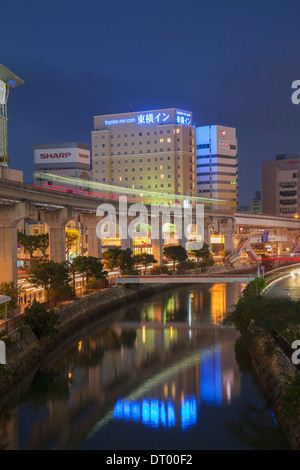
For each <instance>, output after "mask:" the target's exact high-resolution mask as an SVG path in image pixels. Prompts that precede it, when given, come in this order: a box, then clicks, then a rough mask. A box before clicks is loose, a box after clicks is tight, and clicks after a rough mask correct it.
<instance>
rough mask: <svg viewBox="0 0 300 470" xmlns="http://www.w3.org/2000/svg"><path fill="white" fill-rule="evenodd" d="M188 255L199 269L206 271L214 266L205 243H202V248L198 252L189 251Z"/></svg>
mask: <svg viewBox="0 0 300 470" xmlns="http://www.w3.org/2000/svg"><path fill="white" fill-rule="evenodd" d="M190 253H191V255H192V256H194V257H195V258H196V259H197V263H198V266H199V267H200V268H203V269H206V268H208V267H209V266H213V265H214V264H215V261H214V258H213V255H212V253H211V251H210V249H209V245H208V244H207V243H203V246H202V248H200V249H199V250H191V252H190Z"/></svg>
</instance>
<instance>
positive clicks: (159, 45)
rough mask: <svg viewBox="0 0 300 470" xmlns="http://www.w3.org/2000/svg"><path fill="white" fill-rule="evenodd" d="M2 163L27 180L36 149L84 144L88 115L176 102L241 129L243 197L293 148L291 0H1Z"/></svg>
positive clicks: (199, 119)
mask: <svg viewBox="0 0 300 470" xmlns="http://www.w3.org/2000/svg"><path fill="white" fill-rule="evenodd" d="M0 12H1V29H0V48H1V54H0V63H1V64H3V65H4V66H5V67H7V68H9V69H10V70H12V71H13V72H14V73H15V74H16V75H18V76H19V77H20V78H22V79H23V80H24V81H25V84H24V85H22V86H20V87H19V88H16V89H13V90H11V93H10V97H9V100H8V113H9V118H10V121H9V155H10V158H11V162H10V167H11V168H16V169H23V170H24V180H25V182H28V183H30V182H32V172H33V144H34V143H44V142H60V141H62V142H63V141H64V142H66V141H81V142H85V143H88V144H90V141H91V130H92V128H93V116H94V115H97V114H106V113H108V106H109V105H111V112H112V113H118V112H128V111H129V110H130V103H132V104H133V110H134V111H139V110H147V109H155V108H163V107H173V106H178V107H180V108H183V109H187V110H190V111H192V112H193V118H194V122H195V123H196V124H197V125H207V124H221V125H227V126H233V127H236V128H237V137H238V140H239V193H240V201H239V203H240V204H248V203H249V202H250V200H251V199H252V197H253V196H254V192H255V190H256V189H261V162H262V161H264V160H270V159H274V158H275V155H276V154H277V153H297V154H298V153H299V154H300V132H299V131H300V105H299V106H296V105H293V104H292V101H291V95H292V89H291V84H292V82H293V81H294V80H297V79H300V70H299V65H300V33H299V31H300V30H299V21H300V2H299V0H285V1H276V0H273V1H269V0H263V1H262V0H260V1H256V0H253V1H251V2H245V1H241V0H227V1H224V0H222V1H219V0H206V1H205V2H204V1H202V0H185V1H178V0H177V1H174V0H160V1H156V0H151V1H149V0H140V1H137V0H111V1H108V0H105V1H104V0H97V1H95V0H85V1H83V0H72V1H71V0H27V1H24V0H22V1H19V0H15V1H14V2H1V5H0Z"/></svg>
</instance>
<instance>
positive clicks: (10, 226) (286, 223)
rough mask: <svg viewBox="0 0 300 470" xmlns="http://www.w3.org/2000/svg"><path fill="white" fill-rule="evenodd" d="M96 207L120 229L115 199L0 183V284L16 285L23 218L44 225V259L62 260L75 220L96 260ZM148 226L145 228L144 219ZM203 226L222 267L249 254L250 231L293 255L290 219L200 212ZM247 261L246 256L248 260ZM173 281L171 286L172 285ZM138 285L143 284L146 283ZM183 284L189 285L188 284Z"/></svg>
mask: <svg viewBox="0 0 300 470" xmlns="http://www.w3.org/2000/svg"><path fill="white" fill-rule="evenodd" d="M108 192H109V191H108ZM199 203H201V199H199ZM100 204H110V205H111V206H112V207H114V208H115V211H116V222H117V224H119V226H120V220H121V217H123V216H124V214H121V213H119V200H118V197H117V196H111V195H97V197H96V196H95V195H94V194H93V193H91V194H76V193H69V192H68V190H67V188H65V191H60V192H59V191H53V190H51V189H49V188H43V187H36V186H33V185H29V184H24V183H19V182H15V181H8V180H5V179H0V237H1V244H0V260H1V264H0V282H10V281H13V282H14V283H15V285H17V228H18V226H19V223H20V221H22V220H23V219H32V220H36V221H39V222H41V223H44V224H45V226H46V227H47V231H48V232H49V257H50V259H52V260H54V261H56V262H62V261H65V259H66V253H65V227H66V225H67V224H68V223H69V222H70V221H71V220H76V222H78V223H79V224H80V225H81V227H82V233H84V234H85V236H86V241H87V249H88V254H89V255H91V256H96V257H100V256H101V248H103V244H101V240H99V238H98V236H97V233H96V227H97V225H98V223H99V222H100V221H101V220H102V219H103V218H104V217H105V216H104V214H101V215H99V214H97V208H98V206H99V205H100ZM133 204H136V201H133ZM130 207H131V206H130ZM146 207H147V206H146ZM135 217H136V216H135ZM135 217H132V216H130V217H129V216H128V217H126V223H127V226H126V230H125V232H126V233H125V234H124V233H123V232H122V233H121V234H119V243H120V245H121V248H122V249H125V248H131V249H133V240H132V238H130V237H128V233H127V229H128V226H129V224H130V222H131V221H132V220H134V219H135ZM172 217H173V218H174V215H172V214H171V219H170V220H171V221H172V220H173V219H172ZM162 224H163V222H162V216H161V215H159V221H158V226H159V236H158V237H157V239H152V240H151V247H152V253H153V255H154V257H155V259H156V260H157V262H158V265H161V264H162V260H163V246H164V245H166V244H168V243H166V240H164V239H163V227H162ZM149 225H150V228H151V224H150V219H149ZM203 225H204V226H203V232H202V236H203V240H204V241H205V242H206V243H208V244H210V241H211V235H213V234H222V237H223V239H224V249H225V250H228V251H230V252H231V255H230V259H227V261H228V262H234V261H235V260H237V259H238V258H239V257H240V256H241V254H242V253H243V250H244V251H247V250H248V251H247V252H248V253H250V252H251V243H252V240H250V241H249V243H248V246H247V244H246V243H245V239H246V241H247V240H248V238H249V236H251V239H252V238H253V233H252V232H253V230H255V231H256V232H257V233H256V236H258V237H261V236H262V230H269V231H270V234H271V231H272V236H273V235H274V237H279V238H280V237H281V241H282V240H283V238H284V237H286V240H288V241H289V242H290V243H291V246H292V247H293V250H295V249H297V246H298V241H299V237H300V221H299V220H295V219H292V218H290V217H273V216H263V215H254V214H242V213H232V212H226V211H220V210H218V211H215V210H211V209H206V208H205V210H204V218H203ZM122 230H123V229H122ZM247 237H248V238H247ZM173 243H174V241H173ZM178 243H179V244H180V245H182V246H184V247H187V239H186V238H185V236H182V238H180V239H178ZM241 245H243V246H241ZM249 247H250V248H249ZM252 258H253V261H255V262H257V261H258V260H257V256H252ZM252 258H251V256H250V259H252ZM225 278H226V279H231V281H222V282H243V281H234V280H232V278H229V277H228V276H225V275H224V276H223V278H222V279H225ZM160 279H161V280H160V281H159V278H157V279H156V280H157V281H159V282H163V280H162V278H160ZM174 279H175V278H173V281H172V282H176V281H175V280H174ZM203 279H204V278H201V280H200V279H198V278H197V279H196V278H195V280H193V282H215V279H216V278H214V277H211V279H212V281H209V280H208V278H207V279H206V281H204V280H203ZM119 282H121V281H118V283H119ZM124 282H125V281H124ZM126 282H127V281H126ZM139 282H146V280H143V281H139ZM168 282H170V277H168ZM180 282H185V281H183V280H181V281H180ZM188 282H191V279H189V281H188ZM220 282H221V281H220ZM246 282H249V281H248V280H247V281H246Z"/></svg>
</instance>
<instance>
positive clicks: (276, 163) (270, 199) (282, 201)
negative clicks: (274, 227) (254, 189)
mask: <svg viewBox="0 0 300 470" xmlns="http://www.w3.org/2000/svg"><path fill="white" fill-rule="evenodd" d="M299 174H300V159H299V156H298V155H294V154H281V155H277V156H276V159H275V160H272V161H266V162H263V164H262V192H263V213H264V214H271V215H285V216H291V217H295V216H298V215H299V210H300V199H299Z"/></svg>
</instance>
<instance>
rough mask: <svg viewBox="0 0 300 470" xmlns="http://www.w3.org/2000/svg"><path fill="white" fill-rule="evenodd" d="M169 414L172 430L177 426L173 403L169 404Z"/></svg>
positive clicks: (169, 425)
mask: <svg viewBox="0 0 300 470" xmlns="http://www.w3.org/2000/svg"><path fill="white" fill-rule="evenodd" d="M167 414H168V427H169V428H171V427H173V426H175V409H174V405H173V403H171V402H169V403H168V404H167Z"/></svg>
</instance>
